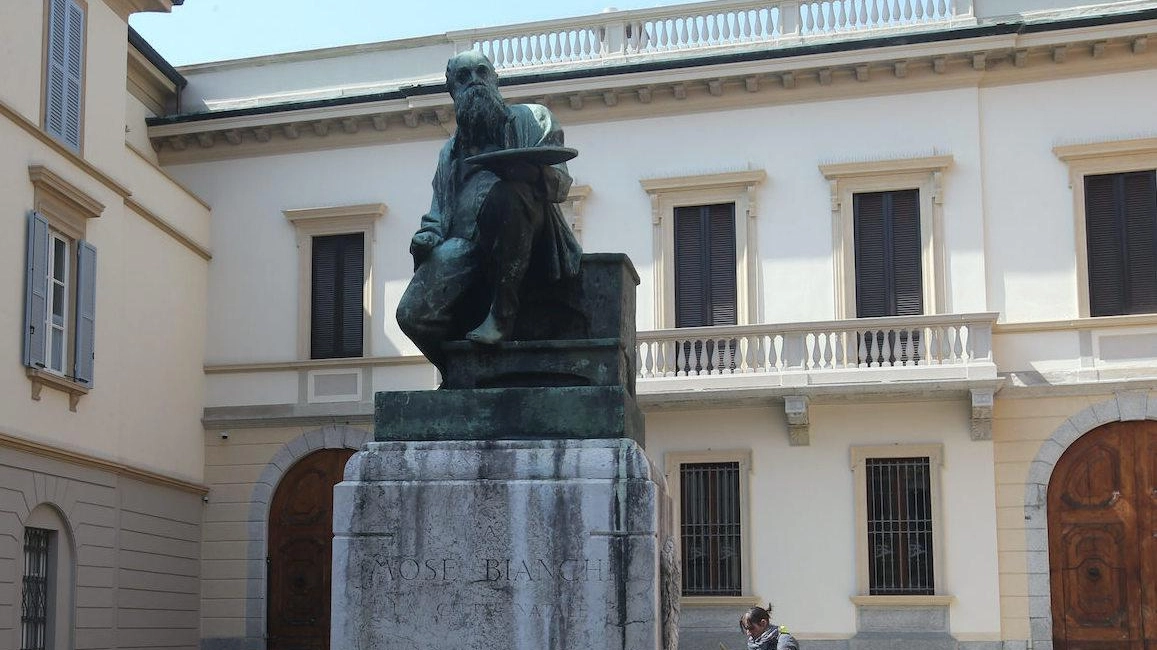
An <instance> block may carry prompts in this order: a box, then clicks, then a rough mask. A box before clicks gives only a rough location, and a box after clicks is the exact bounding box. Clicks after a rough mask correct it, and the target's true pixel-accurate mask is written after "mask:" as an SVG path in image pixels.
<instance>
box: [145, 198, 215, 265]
mask: <svg viewBox="0 0 1157 650" xmlns="http://www.w3.org/2000/svg"><path fill="white" fill-rule="evenodd" d="M125 206H126V207H128V208H129V209H130V210H132V211H133V212H135V213H137V214H138V215H140V216H141V217H142V218H144V220H145V221H148V222H149V223H151V224H153V225H154V226H156V227H157V228H159V229H160V230H161V232H163V233H165V234H166V235H168V236H170V237H172V238H173V239H175V240H176V241H177V243H179V244H181V245H182V246H184V247H185V248H187V249H189V250H191V251H193V252H194V253H195V254H197V255H198V256H199V257H200V258H201V259H203V260H205V261H206V262H208V261H209V260H211V259H213V254H212V253H210V252H209V249H208V248H205V247H204V246H202V245H201V244H198V243H197V242H195V241H193V238H191V237H189V236H188V235H186V234H185V233H183V232H181V231H180V230H179V229H178V228H177V227H176V226H174V225H173V224H171V223H169V222H168V221H165V220H164V219H162V218H161V217H160V216H158V215H157V214H156V213H154V212H153V211H152V210H149V209H148V208H146V207H145V206H143V205H141V204H140V203H137V202H136V201H135V200H133V199H132V198H129V197H125Z"/></svg>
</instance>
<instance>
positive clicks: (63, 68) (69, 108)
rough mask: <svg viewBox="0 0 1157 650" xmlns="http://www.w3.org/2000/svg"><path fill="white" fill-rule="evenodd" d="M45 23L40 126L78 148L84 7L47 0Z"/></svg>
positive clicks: (68, 0)
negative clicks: (45, 62)
mask: <svg viewBox="0 0 1157 650" xmlns="http://www.w3.org/2000/svg"><path fill="white" fill-rule="evenodd" d="M47 25H48V35H47V40H48V49H47V53H48V60H47V65H46V67H45V75H44V76H45V101H44V129H45V130H46V131H47V132H48V133H49V134H50V135H52V136H54V137H56V138H57V139H58V140H60V141H61V142H63V143H64V144H65V145H67V146H68V147H69V148H70V149H72V150H73V151H77V152H79V151H80V142H81V115H82V112H83V111H82V102H83V97H84V31H85V25H84V8H83V7H82V5H81V4H80V3H78V2H77V1H76V0H48V20H47Z"/></svg>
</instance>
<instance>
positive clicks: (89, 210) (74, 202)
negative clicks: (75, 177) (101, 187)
mask: <svg viewBox="0 0 1157 650" xmlns="http://www.w3.org/2000/svg"><path fill="white" fill-rule="evenodd" d="M28 178H29V180H31V181H32V185H33V186H34V187H35V188H36V191H37V192H46V193H49V194H52V195H53V196H55V197H56V198H57V199H59V200H61V201H64V202H65V205H66V207H67V208H68V209H69V210H70V211H72V212H76V213H79V214H83V215H85V217H86V218H93V217H99V216H100V215H101V213H102V212H104V204H103V203H101V202H100V201H97V200H96V199H94V198H92V196H90V195H89V194H88V193H87V192H85V191H84V190H82V189H80V188H79V187H77V186H75V185H73V184H72V183H69V182H68V181H66V180H64V179H63V178H61V177H60V176H58V175H57V174H56V173H55V172H53V171H51V170H50V169H48V168H47V167H45V166H44V165H29V166H28Z"/></svg>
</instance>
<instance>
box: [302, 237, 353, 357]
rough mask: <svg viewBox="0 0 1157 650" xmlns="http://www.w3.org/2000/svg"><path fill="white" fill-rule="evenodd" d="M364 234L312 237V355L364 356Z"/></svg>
mask: <svg viewBox="0 0 1157 650" xmlns="http://www.w3.org/2000/svg"><path fill="white" fill-rule="evenodd" d="M364 248H365V247H364V236H363V235H362V234H361V233H355V234H349V235H328V236H324V237H314V238H313V255H312V260H313V277H312V282H311V296H312V315H311V319H310V333H311V345H310V347H311V357H312V358H314V359H332V358H343V357H360V356H362V334H363V333H362V322H363V304H362V295H363V294H362V285H363V282H364V278H365V275H364V272H365V262H364V259H365V250H364Z"/></svg>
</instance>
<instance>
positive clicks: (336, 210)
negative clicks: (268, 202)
mask: <svg viewBox="0 0 1157 650" xmlns="http://www.w3.org/2000/svg"><path fill="white" fill-rule="evenodd" d="M386 210H387V208H386V204H385V203H361V204H358V205H338V206H332V207H325V208H299V209H292V210H282V211H281V213H282V214H283V215H285V218H286V219H288V220H289V221H290V222H291V223H293V224H295V225H297V224H298V222H301V223H311V224H316V223H319V222H320V221H322V220H326V219H345V218H348V217H360V218H370V219H377V218H378V217H381V216H384V215H385V214H386Z"/></svg>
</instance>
